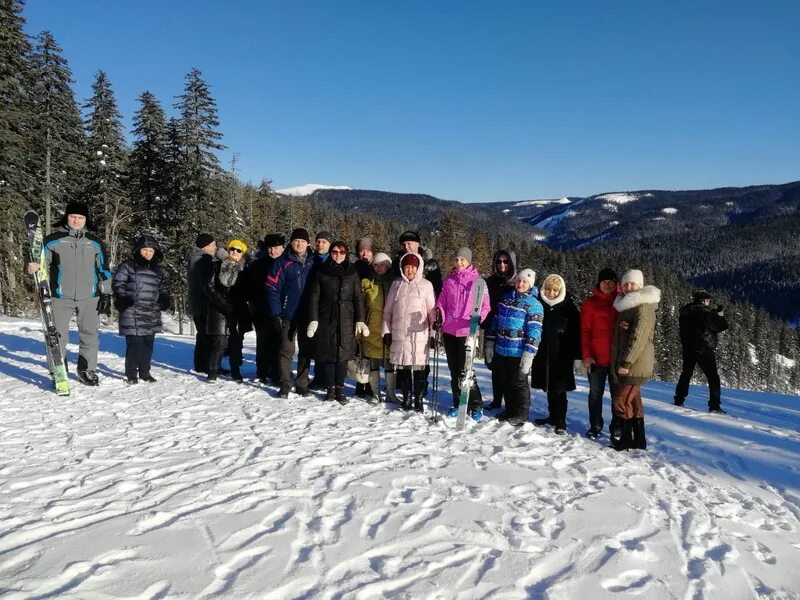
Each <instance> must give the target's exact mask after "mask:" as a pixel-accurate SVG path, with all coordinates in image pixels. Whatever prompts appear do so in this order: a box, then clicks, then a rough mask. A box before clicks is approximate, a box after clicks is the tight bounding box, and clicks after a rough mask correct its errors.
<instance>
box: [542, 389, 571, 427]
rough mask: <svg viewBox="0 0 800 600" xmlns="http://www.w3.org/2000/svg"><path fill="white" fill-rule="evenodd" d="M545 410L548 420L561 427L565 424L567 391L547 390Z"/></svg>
mask: <svg viewBox="0 0 800 600" xmlns="http://www.w3.org/2000/svg"><path fill="white" fill-rule="evenodd" d="M547 412H548V413H549V414H550V421H551V422H552V423H553V424H554V425H556V426H559V425H560V426H561V427H566V426H567V392H554V391H548V392H547Z"/></svg>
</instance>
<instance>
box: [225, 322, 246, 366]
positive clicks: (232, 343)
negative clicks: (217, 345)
mask: <svg viewBox="0 0 800 600" xmlns="http://www.w3.org/2000/svg"><path fill="white" fill-rule="evenodd" d="M243 347H244V333H242V332H241V331H239V329H238V328H237V327H234V328H232V329H231V330H230V332H229V333H228V362H229V363H230V365H231V372H232V373H236V372H237V371H239V367H241V366H242V363H243V362H244V360H243V358H242V348H243Z"/></svg>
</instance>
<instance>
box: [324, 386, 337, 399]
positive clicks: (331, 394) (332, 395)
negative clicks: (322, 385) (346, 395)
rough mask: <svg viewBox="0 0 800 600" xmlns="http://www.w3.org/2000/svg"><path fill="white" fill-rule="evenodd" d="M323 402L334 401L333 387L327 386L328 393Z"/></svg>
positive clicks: (334, 389) (334, 391) (334, 390)
mask: <svg viewBox="0 0 800 600" xmlns="http://www.w3.org/2000/svg"><path fill="white" fill-rule="evenodd" d="M325 400H327V401H329V402H330V401H331V400H336V388H335V387H334V386H332V385H331V386H328V391H327V393H326V394H325Z"/></svg>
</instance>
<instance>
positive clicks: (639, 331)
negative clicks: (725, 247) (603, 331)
mask: <svg viewBox="0 0 800 600" xmlns="http://www.w3.org/2000/svg"><path fill="white" fill-rule="evenodd" d="M660 301H661V290H659V289H658V288H657V287H655V286H652V285H646V286H644V287H643V288H642V289H640V290H638V291H635V292H631V293H629V294H625V295H624V296H623V295H622V294H620V295H618V296H617V297H616V299H615V300H614V308H615V309H616V310H617V312H618V314H617V322H616V326H615V327H614V334H613V337H612V344H611V373H612V376H613V377H616V379H617V381H618V382H619V383H620V384H621V385H642V384H643V383H647V382H648V381H649V380H650V378H651V377H652V376H653V368H654V366H655V348H654V346H653V337H654V334H655V325H656V307H657V306H658V303H659V302H660ZM623 321H624V322H627V323H628V328H627V329H622V328H621V327H620V326H619V325H620V323H622V322H623ZM620 367H626V368H628V369H629V370H630V372H629V373H628V374H627V375H618V374H617V369H619V368H620Z"/></svg>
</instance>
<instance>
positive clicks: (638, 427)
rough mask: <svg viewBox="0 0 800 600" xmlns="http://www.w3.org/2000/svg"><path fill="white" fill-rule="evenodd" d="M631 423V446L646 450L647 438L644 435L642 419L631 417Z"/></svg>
mask: <svg viewBox="0 0 800 600" xmlns="http://www.w3.org/2000/svg"><path fill="white" fill-rule="evenodd" d="M631 421H633V423H632V433H633V441H632V442H631V448H638V449H639V450H646V449H647V438H645V435H644V419H643V418H638V419H631Z"/></svg>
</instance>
